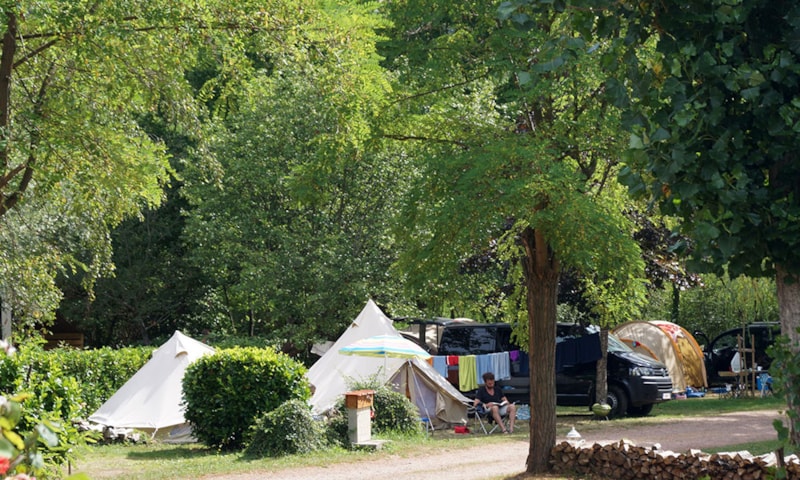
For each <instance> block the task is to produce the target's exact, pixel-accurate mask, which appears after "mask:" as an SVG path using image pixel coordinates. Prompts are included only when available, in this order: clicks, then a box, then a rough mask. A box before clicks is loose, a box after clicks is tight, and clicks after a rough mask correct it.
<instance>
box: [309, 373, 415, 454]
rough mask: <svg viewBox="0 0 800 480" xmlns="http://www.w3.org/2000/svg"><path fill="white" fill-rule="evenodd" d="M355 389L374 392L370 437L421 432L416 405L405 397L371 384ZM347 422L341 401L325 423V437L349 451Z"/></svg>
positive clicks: (361, 385) (331, 442) (342, 401)
mask: <svg viewBox="0 0 800 480" xmlns="http://www.w3.org/2000/svg"><path fill="white" fill-rule="evenodd" d="M357 387H358V389H364V388H366V389H371V390H375V396H374V397H373V405H372V410H373V412H374V417H373V418H372V420H371V427H372V433H373V434H381V433H389V432H396V433H401V434H418V433H421V432H422V426H421V424H420V422H419V412H418V411H417V406H416V405H414V403H413V402H411V400H409V399H408V398H406V396H405V395H403V394H400V393H397V392H395V391H394V390H392V389H390V388H389V387H386V386H379V387H376V386H375V385H374V384H358V385H357ZM349 428H350V426H349V424H348V419H347V408H345V406H344V399H341V400H339V401H338V402H337V403H336V407H335V409H334V412H333V414H332V415H331V416H330V418H329V419H328V421H327V424H326V429H325V436H326V441H327V443H328V444H330V445H338V446H341V447H345V448H350V447H351V445H350V438H349V433H348V429H349Z"/></svg>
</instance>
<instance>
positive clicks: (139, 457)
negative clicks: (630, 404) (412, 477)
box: [72, 396, 785, 479]
mask: <svg viewBox="0 0 800 480" xmlns="http://www.w3.org/2000/svg"><path fill="white" fill-rule="evenodd" d="M783 408H785V404H784V403H783V401H782V399H778V398H775V397H768V398H764V399H762V398H739V399H726V400H721V399H718V398H716V397H715V396H712V397H709V398H701V399H688V400H680V401H671V402H666V403H663V404H660V405H657V406H656V407H655V408H654V409H653V413H652V414H651V415H650V416H648V417H643V418H623V419H617V420H612V422H614V423H615V424H630V425H638V424H648V423H658V422H665V421H669V419H670V418H676V417H690V416H703V417H707V416H714V415H717V414H720V413H726V412H734V411H747V410H764V409H772V410H781V409H783ZM557 414H558V419H557V435H558V436H561V437H563V436H564V435H566V432H567V431H568V430H569V428H571V426H572V425H579V427H578V428H579V429H580V430H581V431H584V430H588V429H595V428H603V427H604V424H605V425H607V422H597V421H595V420H593V419H592V416H591V414H589V413H588V411H587V410H586V409H585V408H561V407H559V408H558V409H557ZM524 424H525V422H520V425H519V427H520V428H519V429H518V433H515V435H514V436H515V437H516V436H521V435H524V436H526V435H527V428H526V426H525V425H524ZM381 438H387V437H386V436H384V435H381ZM388 438H389V439H391V440H392V441H391V442H390V443H388V444H387V446H385V447H384V448H383V450H380V451H378V452H370V451H348V450H343V449H333V450H326V451H325V452H317V453H313V454H309V455H294V456H288V457H282V458H276V459H271V458H269V459H257V460H254V459H248V458H245V457H243V456H242V454H240V453H224V452H218V451H216V450H212V449H208V448H205V447H203V446H202V445H197V444H190V445H166V444H159V443H149V444H144V445H119V444H117V445H96V446H89V447H84V448H82V449H81V451H80V452H79V453H80V455H81V457H80V459H79V460H78V463H77V466H76V468H73V469H72V471H73V473H75V472H84V473H86V474H87V475H88V476H89V477H90V478H92V479H103V478H114V479H140V478H148V479H173V478H175V479H177V478H198V477H200V476H203V475H209V474H217V475H223V474H234V473H241V472H247V471H253V470H262V469H279V468H283V467H289V466H291V467H298V466H319V465H329V464H331V463H342V462H352V461H355V460H357V459H359V458H363V457H366V456H369V457H371V458H374V456H375V455H399V456H412V455H413V454H414V452H417V451H420V450H429V449H431V448H454V449H458V448H463V447H464V446H468V445H478V444H486V443H487V442H503V441H507V439H508V437H506V436H502V435H493V436H490V437H486V436H483V435H459V434H455V433H453V431H452V429H450V430H444V431H437V432H435V433H434V434H433V435H432V436H429V437H426V436H425V435H424V434H421V435H420V436H417V437H412V438H407V437H405V438H403V437H388ZM777 447H778V442H777V441H774V442H759V443H754V444H748V445H729V446H725V447H721V448H718V449H716V450H715V451H741V450H748V451H750V452H751V453H753V454H762V453H767V452H770V451H774V450H775V449H776V448H777ZM709 453H713V452H711V451H709ZM525 478H528V479H532V478H534V477H525ZM535 478H548V479H556V478H559V477H535Z"/></svg>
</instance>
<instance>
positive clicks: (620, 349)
mask: <svg viewBox="0 0 800 480" xmlns="http://www.w3.org/2000/svg"><path fill="white" fill-rule="evenodd" d="M608 351H609V352H612V353H630V352H633V349H631V347H629V346H628V345H627V344H626V343H625V342H623V341H622V340H620V339H619V338H617V336H616V335H613V334H611V333H609V334H608Z"/></svg>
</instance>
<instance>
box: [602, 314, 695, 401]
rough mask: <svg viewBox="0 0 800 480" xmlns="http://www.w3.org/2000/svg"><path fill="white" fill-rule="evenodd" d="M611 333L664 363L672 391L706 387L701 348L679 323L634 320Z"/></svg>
mask: <svg viewBox="0 0 800 480" xmlns="http://www.w3.org/2000/svg"><path fill="white" fill-rule="evenodd" d="M612 333H614V335H616V336H617V337H619V338H620V340H622V341H623V342H625V343H627V344H628V345H631V346H633V345H637V346H638V347H640V348H635V349H636V350H639V351H640V352H642V353H647V354H649V355H650V356H654V357H655V358H656V359H657V360H658V361H660V362H661V363H663V364H664V365H666V366H667V370H669V376H670V377H671V378H672V386H673V388H674V390H675V391H678V392H683V391H686V387H694V388H701V387H706V386H708V384H707V382H706V367H705V364H704V362H703V351H702V349H700V345H698V344H697V340H695V339H694V337H693V336H692V334H691V333H689V332H688V331H687V330H686V329H685V328H683V327H681V326H680V325H677V324H675V323H672V322H666V321H662V320H653V321H650V322H641V321H636V322H628V323H624V324H622V325H619V326H617V327H616V328H614V329H613V330H612Z"/></svg>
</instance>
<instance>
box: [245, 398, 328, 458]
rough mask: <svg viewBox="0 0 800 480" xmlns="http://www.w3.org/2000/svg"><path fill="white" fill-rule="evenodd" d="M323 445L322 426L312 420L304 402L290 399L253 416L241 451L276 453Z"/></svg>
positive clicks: (294, 451)
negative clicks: (247, 437) (249, 430)
mask: <svg viewBox="0 0 800 480" xmlns="http://www.w3.org/2000/svg"><path fill="white" fill-rule="evenodd" d="M324 447H325V436H324V431H323V426H322V425H321V424H320V422H316V421H314V418H313V417H312V416H311V409H310V408H309V406H308V404H307V403H306V402H303V401H300V400H290V401H288V402H286V403H284V404H283V405H281V406H279V407H278V408H276V409H275V410H272V411H271V412H267V413H265V414H264V415H262V416H261V417H260V418H258V419H257V420H256V423H255V424H254V425H253V426H252V427H251V436H250V441H249V444H248V445H247V449H246V451H245V453H247V455H250V456H253V457H265V456H270V457H277V456H280V455H292V454H295V453H309V452H313V451H315V450H320V449H322V448H324Z"/></svg>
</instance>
